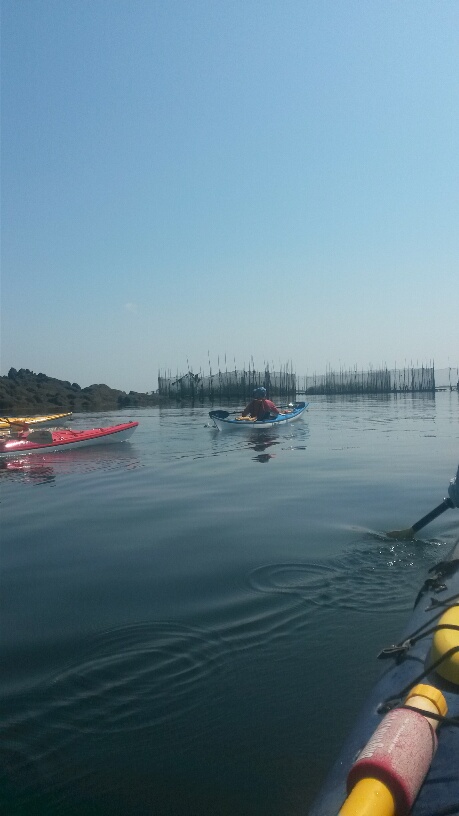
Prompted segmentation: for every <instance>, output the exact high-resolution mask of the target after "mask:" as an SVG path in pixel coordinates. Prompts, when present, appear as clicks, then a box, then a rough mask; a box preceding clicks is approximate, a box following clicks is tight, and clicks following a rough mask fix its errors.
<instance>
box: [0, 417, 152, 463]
mask: <svg viewBox="0 0 459 816" xmlns="http://www.w3.org/2000/svg"><path fill="white" fill-rule="evenodd" d="M138 424H139V423H138V422H125V423H124V424H122V425H111V426H109V427H108V428H91V430H89V431H70V430H67V429H64V428H59V429H56V430H55V431H53V430H36V431H29V432H27V431H24V433H22V434H21V433H19V434H17V435H15V436H9V437H5V438H4V439H0V457H1V458H4V457H5V456H18V455H20V454H25V453H40V452H41V451H44V452H46V453H49V452H50V451H59V450H66V449H67V448H83V447H84V448H86V447H88V446H89V445H105V444H106V443H107V442H124V441H125V440H126V439H129V437H130V436H132V434H133V433H134V431H135V429H136V428H137V426H138Z"/></svg>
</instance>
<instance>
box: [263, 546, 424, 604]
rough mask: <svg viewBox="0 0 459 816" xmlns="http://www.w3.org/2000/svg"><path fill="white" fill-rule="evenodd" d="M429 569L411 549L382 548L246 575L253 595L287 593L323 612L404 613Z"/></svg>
mask: <svg viewBox="0 0 459 816" xmlns="http://www.w3.org/2000/svg"><path fill="white" fill-rule="evenodd" d="M415 546H416V545H415ZM432 563H433V560H432ZM429 566H430V563H428V564H426V559H425V558H420V557H419V552H416V551H415V550H413V545H411V546H410V544H403V543H401V542H394V543H390V544H389V543H387V542H385V543H380V544H379V545H375V546H368V545H365V546H357V547H354V548H352V549H349V551H348V552H345V553H344V555H343V556H341V557H340V558H339V559H335V560H330V561H324V562H322V563H317V562H314V563H308V562H304V563H280V564H266V565H264V566H262V567H258V568H257V569H255V570H253V571H252V572H251V573H250V575H249V584H250V586H251V587H252V588H253V589H254V590H256V591H257V592H271V593H286V594H290V595H293V596H297V597H300V598H302V599H303V600H304V601H307V602H309V603H312V604H315V605H323V606H326V607H332V606H337V607H341V608H345V609H351V610H355V611H364V612H369V613H371V612H373V613H383V612H387V611H391V612H404V611H408V610H409V609H411V607H412V604H413V599H414V596H415V589H414V588H415V587H416V586H419V585H420V582H421V581H422V577H423V576H424V575H425V572H426V571H427V569H428V567H429Z"/></svg>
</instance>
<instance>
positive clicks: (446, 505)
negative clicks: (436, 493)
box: [411, 499, 454, 533]
mask: <svg viewBox="0 0 459 816" xmlns="http://www.w3.org/2000/svg"><path fill="white" fill-rule="evenodd" d="M451 507H454V504H453V503H452V501H451V499H443V501H442V503H441V504H439V505H438V507H434V509H433V510H431V511H430V513H427V515H426V516H424V517H423V518H422V519H419V521H417V522H416V524H413V526H412V528H411V529H412V530H413V532H414V533H416V532H417V531H418V530H420V529H421V527H425V526H426V524H429V522H431V521H433V520H434V519H435V518H437V516H441V514H442V513H444V512H445V510H449V509H450V508H451Z"/></svg>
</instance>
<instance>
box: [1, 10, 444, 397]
mask: <svg viewBox="0 0 459 816" xmlns="http://www.w3.org/2000/svg"><path fill="white" fill-rule="evenodd" d="M458 98H459V4H458V3H457V2H455V0H444V2H442V3H441V4H440V3H436V2H431V1H430V0H406V2H404V3H392V2H388V3H385V2H380V3H378V2H369V3H362V2H360V0H347V2H346V3H338V2H333V1H332V2H329V3H324V2H323V1H322V0H309V2H308V3H303V2H299V0H295V1H293V0H285V2H280V0H275V1H274V0H266V2H264V3H262V4H261V3H259V2H257V0H234V2H227V1H226V0H222V2H218V3H216V2H213V1H211V0H195V1H194V2H191V3H190V2H185V0H172V2H170V3H162V2H159V1H158V0H133V2H132V0H129V2H128V0H113V2H111V3H110V4H108V3H107V2H105V0H92V2H91V3H87V2H81V3H62V2H61V1H60V0H34V1H33V2H23V3H17V2H16V1H15V0H2V249H1V251H2V290H1V298H2V322H1V368H0V373H1V374H6V373H7V372H8V370H9V368H10V367H14V368H29V369H31V370H33V371H35V372H36V373H38V372H40V371H41V372H43V373H45V374H47V375H49V376H52V377H57V378H59V379H64V380H70V381H71V382H78V383H79V384H80V385H82V386H86V385H89V384H92V383H102V382H105V383H107V384H108V385H109V386H111V387H113V388H121V389H123V390H126V391H129V390H137V391H143V392H145V391H151V390H154V389H156V387H157V375H158V370H160V369H161V370H162V371H167V370H169V369H170V370H171V371H172V373H173V374H175V373H176V372H177V371H178V372H179V373H185V372H186V371H187V369H188V368H190V369H192V370H194V371H195V372H197V371H199V369H201V370H202V371H204V373H207V372H208V368H209V361H210V364H211V366H212V369H213V370H216V369H217V368H218V360H219V362H220V367H221V368H222V369H224V367H225V365H227V367H228V368H234V365H235V364H236V366H237V367H238V368H241V367H243V366H244V365H246V366H247V365H248V364H249V362H251V363H252V361H253V364H254V365H255V367H256V368H262V367H263V366H264V364H265V363H266V362H269V364H270V366H271V367H274V368H278V367H279V366H280V365H282V366H285V364H286V363H287V362H290V361H291V362H292V367H293V370H294V371H296V373H297V374H299V375H303V374H307V373H309V374H312V373H314V372H316V373H323V372H324V371H325V370H326V368H327V367H331V368H333V369H340V368H351V367H353V366H357V367H358V368H359V369H364V370H366V369H367V368H368V367H369V366H372V367H373V368H377V367H379V366H383V365H387V367H389V368H392V367H393V366H394V365H395V364H396V365H397V366H398V367H401V366H403V365H404V364H405V362H406V363H407V364H410V363H411V362H412V363H413V364H416V363H419V365H421V364H429V363H430V362H431V361H432V360H433V361H434V362H435V365H436V367H438V368H442V367H445V366H457V365H458V364H459V321H458V318H457V311H458V303H459V273H458V258H459V237H458V234H459V231H458V223H459V151H458V144H459V108H458V104H457V100H458ZM225 355H226V364H225V362H224V360H225Z"/></svg>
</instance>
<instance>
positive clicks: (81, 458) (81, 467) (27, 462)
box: [0, 442, 140, 484]
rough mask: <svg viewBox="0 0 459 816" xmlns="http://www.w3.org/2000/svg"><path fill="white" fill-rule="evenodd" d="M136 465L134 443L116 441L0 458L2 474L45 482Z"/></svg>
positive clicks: (32, 481) (11, 477)
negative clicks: (132, 444) (93, 471)
mask: <svg viewBox="0 0 459 816" xmlns="http://www.w3.org/2000/svg"><path fill="white" fill-rule="evenodd" d="M136 467H140V459H139V456H138V453H137V452H135V451H134V450H133V449H132V447H131V445H130V443H129V442H120V443H116V442H113V443H111V444H110V445H107V446H104V445H101V446H100V447H98V446H94V447H89V448H78V449H77V450H63V451H55V452H52V453H37V454H28V455H27V456H18V457H17V459H11V458H5V459H0V478H9V479H13V480H16V481H19V482H30V483H32V484H44V483H48V482H53V481H55V479H56V478H57V477H58V476H63V475H70V474H72V475H76V474H78V473H79V474H83V473H88V472H89V471H92V470H118V469H120V468H121V469H125V468H126V469H132V468H136Z"/></svg>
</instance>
